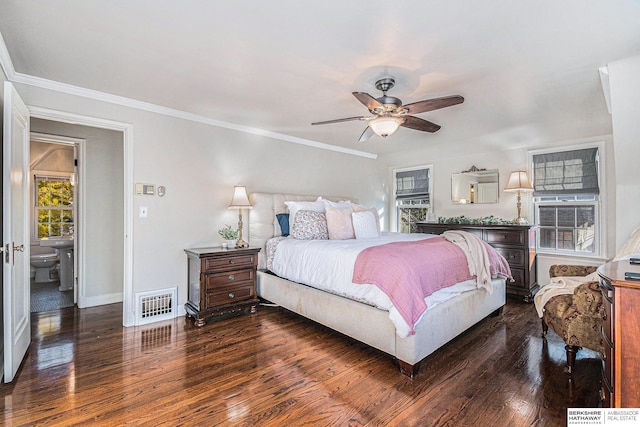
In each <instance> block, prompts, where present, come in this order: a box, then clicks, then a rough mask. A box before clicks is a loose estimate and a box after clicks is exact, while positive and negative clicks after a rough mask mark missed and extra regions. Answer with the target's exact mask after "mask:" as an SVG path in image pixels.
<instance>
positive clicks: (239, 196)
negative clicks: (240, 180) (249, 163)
mask: <svg viewBox="0 0 640 427" xmlns="http://www.w3.org/2000/svg"><path fill="white" fill-rule="evenodd" d="M229 209H251V203H250V202H249V196H248V195H247V187H245V186H244V185H236V186H235V187H233V198H232V199H231V204H230V205H229Z"/></svg>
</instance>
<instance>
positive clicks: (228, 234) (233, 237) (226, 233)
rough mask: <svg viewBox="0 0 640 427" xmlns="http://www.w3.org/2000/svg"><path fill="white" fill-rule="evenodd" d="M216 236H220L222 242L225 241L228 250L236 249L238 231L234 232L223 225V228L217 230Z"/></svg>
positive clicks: (229, 227) (228, 226)
mask: <svg viewBox="0 0 640 427" xmlns="http://www.w3.org/2000/svg"><path fill="white" fill-rule="evenodd" d="M218 234H219V235H220V236H222V238H223V239H224V240H226V243H227V245H228V247H229V248H230V249H231V248H235V247H236V241H237V240H238V230H234V229H233V228H231V226H230V225H227V224H225V226H224V228H221V229H220V230H218Z"/></svg>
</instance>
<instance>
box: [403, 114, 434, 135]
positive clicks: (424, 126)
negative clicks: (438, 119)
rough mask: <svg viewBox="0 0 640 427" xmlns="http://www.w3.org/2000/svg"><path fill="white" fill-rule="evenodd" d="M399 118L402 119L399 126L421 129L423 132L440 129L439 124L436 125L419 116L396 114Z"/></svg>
mask: <svg viewBox="0 0 640 427" xmlns="http://www.w3.org/2000/svg"><path fill="white" fill-rule="evenodd" d="M398 117H400V118H401V119H404V123H402V124H400V126H402V127H405V128H409V129H415V130H421V131H423V132H431V133H433V132H437V131H438V130H439V129H440V127H441V126H440V125H437V124H435V123H432V122H430V121H428V120H424V119H421V118H420V117H413V116H398Z"/></svg>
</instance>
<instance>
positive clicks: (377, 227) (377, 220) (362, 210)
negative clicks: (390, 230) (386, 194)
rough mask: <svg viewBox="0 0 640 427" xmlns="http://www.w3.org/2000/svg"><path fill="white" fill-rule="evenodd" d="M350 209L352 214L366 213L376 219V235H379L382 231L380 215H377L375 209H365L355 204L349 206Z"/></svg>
mask: <svg viewBox="0 0 640 427" xmlns="http://www.w3.org/2000/svg"><path fill="white" fill-rule="evenodd" d="M351 208H352V209H353V211H354V212H366V211H369V212H371V213H372V214H373V216H374V218H375V219H376V229H377V230H378V235H380V232H381V231H382V230H381V229H380V215H378V210H377V209H376V208H366V207H364V206H360V205H356V204H353V205H351Z"/></svg>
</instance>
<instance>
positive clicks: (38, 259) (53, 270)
mask: <svg viewBox="0 0 640 427" xmlns="http://www.w3.org/2000/svg"><path fill="white" fill-rule="evenodd" d="M59 263H60V257H59V256H58V251H55V252H47V253H41V254H32V255H31V267H33V268H34V269H35V272H36V274H35V281H36V283H46V282H54V281H56V280H58V277H57V276H58V274H57V268H58V264H59Z"/></svg>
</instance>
